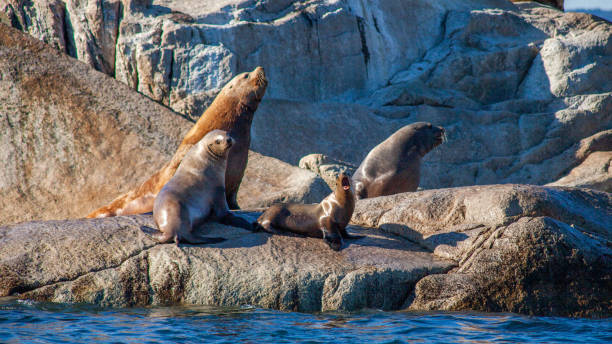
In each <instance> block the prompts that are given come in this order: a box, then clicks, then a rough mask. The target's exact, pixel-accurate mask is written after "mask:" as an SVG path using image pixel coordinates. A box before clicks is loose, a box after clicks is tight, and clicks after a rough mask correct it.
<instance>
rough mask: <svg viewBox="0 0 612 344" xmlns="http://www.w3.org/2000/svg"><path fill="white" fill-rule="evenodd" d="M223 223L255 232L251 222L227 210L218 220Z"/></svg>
mask: <svg viewBox="0 0 612 344" xmlns="http://www.w3.org/2000/svg"><path fill="white" fill-rule="evenodd" d="M219 222H221V223H222V224H224V225H228V226H232V227H240V228H244V229H246V230H249V231H251V232H257V229H256V228H254V227H253V224H252V223H251V222H249V221H247V220H245V219H243V218H242V217H240V216H237V215H234V214H232V213H231V212H228V213H227V214H226V215H225V216H223V217H222V218H221V219H220V221H219Z"/></svg>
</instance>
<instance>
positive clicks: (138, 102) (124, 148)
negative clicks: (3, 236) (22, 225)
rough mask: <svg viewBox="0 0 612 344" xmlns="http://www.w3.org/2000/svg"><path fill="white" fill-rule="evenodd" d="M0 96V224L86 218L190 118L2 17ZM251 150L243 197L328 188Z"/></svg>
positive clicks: (307, 195)
mask: <svg viewBox="0 0 612 344" xmlns="http://www.w3.org/2000/svg"><path fill="white" fill-rule="evenodd" d="M0 94H2V99H3V101H2V102H0V159H1V160H2V161H3V162H4V165H3V167H2V168H0V195H2V196H1V197H0V208H1V209H2V210H3V211H2V213H0V224H8V223H16V222H21V221H31V220H49V219H65V218H78V217H82V216H85V215H86V214H88V213H89V212H91V211H92V210H93V209H95V208H97V207H99V206H101V205H103V204H106V203H108V202H110V201H111V200H113V199H114V198H115V197H117V196H118V195H120V194H121V193H123V192H125V191H127V190H129V189H131V188H133V187H135V186H136V185H137V184H139V183H141V182H142V181H143V180H146V179H147V178H148V177H149V176H150V175H151V174H153V173H154V172H155V171H156V170H157V169H158V168H160V167H161V166H162V165H163V164H164V163H165V162H166V161H167V160H168V159H170V157H171V156H172V154H174V151H175V149H176V147H177V146H178V144H179V142H180V140H181V139H182V137H183V135H184V134H185V133H186V132H187V130H189V128H190V127H191V126H192V125H193V123H192V122H190V121H189V120H187V119H185V118H183V117H181V116H180V115H179V114H177V113H175V112H173V111H171V110H169V109H168V108H166V107H164V106H162V105H160V104H158V103H156V102H154V101H152V100H150V99H148V98H147V97H144V96H143V95H141V94H139V93H137V92H135V91H133V90H132V89H131V88H129V87H127V86H126V85H125V84H123V83H121V82H118V81H116V80H114V79H112V78H110V77H108V76H107V75H105V74H103V73H101V72H98V71H96V70H94V69H92V68H90V67H88V66H87V65H86V64H84V63H82V62H79V61H77V60H74V59H72V58H70V57H68V56H65V55H63V54H62V53H60V52H58V51H57V50H56V49H53V48H51V47H49V46H47V45H45V44H43V43H42V42H40V41H38V40H36V39H34V38H31V37H29V36H27V35H25V34H23V33H22V32H19V31H17V30H15V29H12V28H10V27H8V26H6V25H4V24H0ZM254 156H256V158H254V159H253V160H254V161H255V165H254V164H253V162H251V163H249V164H248V166H247V169H246V171H245V174H246V176H245V179H244V182H243V185H242V189H241V192H240V194H239V198H240V200H241V201H242V202H244V204H247V205H251V206H258V207H259V206H265V205H269V203H270V202H273V201H278V200H291V201H295V202H305V201H306V202H319V201H320V200H321V199H322V198H323V197H325V196H326V195H327V193H328V192H329V190H328V189H327V187H326V186H325V183H324V182H323V181H322V180H321V179H320V178H318V177H316V176H315V175H314V174H312V173H310V174H309V173H308V172H307V171H304V170H302V169H299V168H297V167H291V166H288V165H287V164H286V163H283V162H281V161H278V160H276V159H274V158H269V157H266V156H262V155H254ZM254 156H253V155H252V157H254ZM263 166H265V168H266V170H267V173H263V171H262V168H263ZM285 182H286V183H288V184H286V185H285V184H283V183H285ZM251 183H252V184H253V185H249V184H251ZM262 190H268V193H267V197H262Z"/></svg>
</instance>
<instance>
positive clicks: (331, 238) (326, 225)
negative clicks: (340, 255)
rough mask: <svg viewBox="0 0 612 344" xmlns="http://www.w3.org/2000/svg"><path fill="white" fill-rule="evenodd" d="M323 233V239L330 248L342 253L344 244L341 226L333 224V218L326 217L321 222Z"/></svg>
mask: <svg viewBox="0 0 612 344" xmlns="http://www.w3.org/2000/svg"><path fill="white" fill-rule="evenodd" d="M321 224H322V226H321V228H320V230H321V233H322V234H323V239H324V240H325V241H326V242H327V244H328V245H329V247H330V248H331V249H332V250H334V251H340V249H341V248H342V245H343V244H344V242H343V241H342V235H341V234H340V226H338V224H337V223H335V222H333V221H332V220H331V218H329V217H326V218H324V219H323V220H322V221H321Z"/></svg>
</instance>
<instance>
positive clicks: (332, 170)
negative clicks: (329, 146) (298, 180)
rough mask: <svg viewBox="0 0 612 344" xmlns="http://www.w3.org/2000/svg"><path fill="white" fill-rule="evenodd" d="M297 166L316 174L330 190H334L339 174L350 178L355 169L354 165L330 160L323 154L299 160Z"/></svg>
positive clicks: (311, 155)
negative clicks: (344, 174) (345, 174)
mask: <svg viewBox="0 0 612 344" xmlns="http://www.w3.org/2000/svg"><path fill="white" fill-rule="evenodd" d="M298 166H299V167H300V168H303V169H306V170H309V171H312V172H314V173H316V174H318V175H319V176H320V177H321V178H323V180H324V181H325V183H327V185H329V187H330V188H335V186H336V179H337V178H338V175H339V174H340V173H343V172H344V173H347V174H348V175H349V176H352V175H353V173H355V170H356V169H357V166H355V165H352V164H349V163H347V162H345V161H339V160H336V159H332V158H330V157H328V156H327V155H323V154H308V155H306V156H305V157H302V158H301V159H300V162H299V163H298Z"/></svg>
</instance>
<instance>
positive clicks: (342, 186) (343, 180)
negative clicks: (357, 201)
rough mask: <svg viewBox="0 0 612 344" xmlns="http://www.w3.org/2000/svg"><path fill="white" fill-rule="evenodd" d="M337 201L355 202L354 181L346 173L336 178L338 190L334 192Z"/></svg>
mask: <svg viewBox="0 0 612 344" xmlns="http://www.w3.org/2000/svg"><path fill="white" fill-rule="evenodd" d="M334 194H335V196H336V199H337V200H339V201H340V200H344V202H346V201H350V200H354V198H355V193H354V187H353V181H352V180H351V178H350V177H349V176H348V175H347V174H346V173H344V172H340V174H338V177H337V178H336V190H335V191H334Z"/></svg>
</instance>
